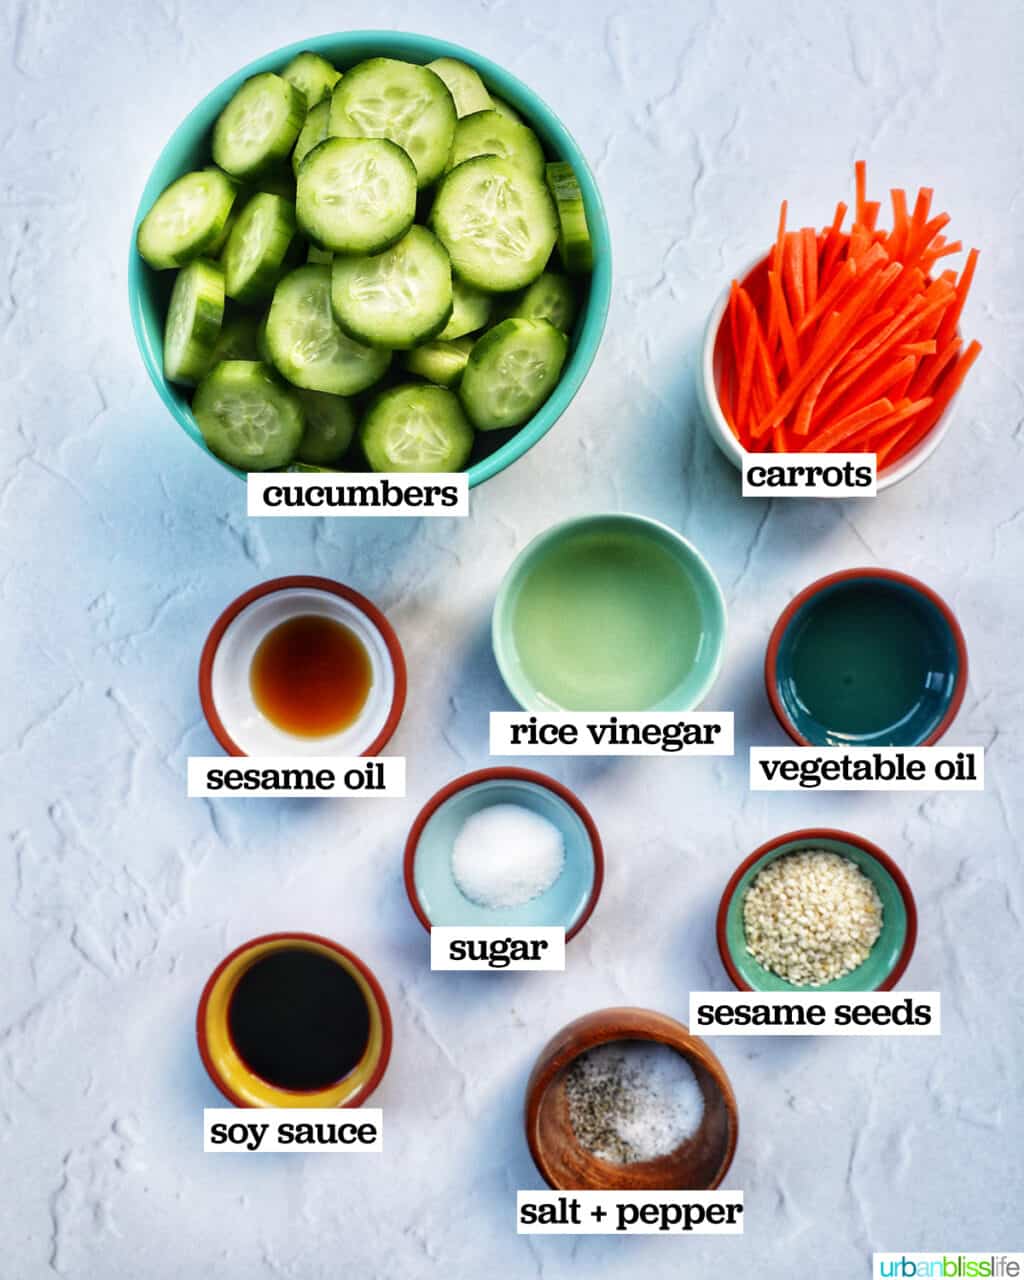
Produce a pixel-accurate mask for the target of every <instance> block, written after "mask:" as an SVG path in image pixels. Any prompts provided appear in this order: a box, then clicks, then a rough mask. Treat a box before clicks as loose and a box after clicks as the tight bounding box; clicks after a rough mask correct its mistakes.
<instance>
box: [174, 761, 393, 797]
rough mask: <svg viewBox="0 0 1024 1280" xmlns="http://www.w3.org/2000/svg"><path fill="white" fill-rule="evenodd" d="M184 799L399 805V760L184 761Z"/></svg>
mask: <svg viewBox="0 0 1024 1280" xmlns="http://www.w3.org/2000/svg"><path fill="white" fill-rule="evenodd" d="M187 794H188V795H189V796H193V797H199V796H202V797H204V798H209V797H214V796H239V797H246V796H250V797H252V798H253V799H259V798H261V797H263V798H266V797H269V796H328V797H332V798H335V799H338V798H341V797H345V796H358V797H360V798H361V799H370V798H373V797H380V798H381V799H401V798H402V797H403V796H404V795H405V757H404V756H376V757H373V758H371V759H367V758H366V757H365V756H244V757H238V756H189V758H188V790H187Z"/></svg>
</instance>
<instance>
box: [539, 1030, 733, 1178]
mask: <svg viewBox="0 0 1024 1280" xmlns="http://www.w3.org/2000/svg"><path fill="white" fill-rule="evenodd" d="M616 1040H647V1041H654V1042H655V1043H657V1044H663V1045H668V1046H669V1047H670V1048H672V1049H675V1050H676V1052H677V1053H680V1054H681V1055H682V1056H683V1057H684V1058H685V1059H686V1061H687V1062H688V1063H689V1064H690V1067H691V1068H692V1069H693V1073H694V1075H695V1076H696V1078H697V1083H698V1085H699V1086H700V1090H701V1094H702V1096H703V1100H704V1114H703V1117H702V1119H701V1122H700V1127H699V1128H698V1129H697V1131H696V1133H695V1134H694V1135H693V1136H692V1137H690V1138H688V1139H687V1140H686V1141H685V1142H683V1143H682V1144H681V1145H680V1146H679V1147H677V1148H676V1149H675V1150H674V1151H673V1152H671V1153H670V1154H668V1155H665V1156H660V1157H659V1158H658V1159H656V1160H644V1161H638V1162H637V1163H635V1164H614V1163H612V1162H611V1161H609V1160H603V1159H601V1158H600V1157H599V1156H595V1155H592V1154H591V1152H589V1151H588V1150H587V1149H586V1148H585V1147H583V1146H582V1145H581V1144H580V1142H579V1141H578V1140H577V1138H576V1135H575V1133H574V1132H573V1128H572V1124H571V1121H570V1117H569V1102H568V1097H567V1095H566V1089H565V1073H566V1071H567V1069H568V1068H569V1067H570V1066H571V1065H572V1063H573V1061H574V1060H575V1059H576V1058H578V1057H579V1056H580V1054H582V1053H586V1052H587V1051H588V1050H589V1049H593V1048H596V1047H597V1046H598V1045H603V1044H609V1043H611V1042H612V1041H616ZM525 1126H526V1141H527V1143H528V1145H529V1148H530V1154H531V1155H532V1156H533V1161H534V1164H535V1165H536V1166H537V1169H538V1171H539V1173H540V1174H541V1176H542V1177H543V1179H544V1181H545V1182H546V1183H547V1184H548V1186H549V1187H551V1188H552V1189H553V1190H555V1191H611V1190H615V1191H677V1190H679V1191H705V1190H711V1189H713V1188H714V1187H717V1186H718V1185H719V1184H720V1183H721V1182H722V1179H723V1178H724V1177H725V1175H726V1173H727V1172H728V1170H729V1166H730V1164H731V1163H732V1158H733V1155H734V1153H735V1151H736V1141H737V1135H738V1127H739V1117H738V1112H737V1107H736V1097H735V1095H734V1093H733V1090H732V1085H731V1084H730V1082H729V1077H728V1076H727V1075H726V1073H725V1068H724V1067H723V1066H722V1064H721V1063H720V1062H719V1060H718V1058H717V1057H716V1056H715V1055H714V1053H712V1051H711V1049H710V1048H709V1047H708V1045H707V1044H706V1043H705V1042H704V1041H703V1040H702V1039H700V1037H699V1036H694V1035H691V1034H690V1032H689V1030H688V1029H687V1027H685V1026H684V1025H683V1023H681V1022H676V1021H675V1019H674V1018H669V1017H668V1016H666V1015H665V1014H663V1013H656V1012H654V1011H653V1010H650V1009H634V1008H614V1009H599V1010H596V1011H595V1012H593V1013H588V1014H585V1015H584V1016H583V1017H582V1018H577V1019H576V1020H575V1021H574V1022H570V1023H569V1024H568V1026H565V1027H563V1028H562V1030H561V1031H559V1032H558V1033H557V1034H556V1035H555V1036H553V1037H552V1039H551V1040H550V1041H548V1043H547V1044H546V1045H545V1046H544V1048H543V1050H542V1051H541V1054H540V1056H539V1058H538V1059H537V1062H536V1064H535V1066H534V1068H533V1071H532V1072H531V1074H530V1079H529V1082H528V1084H527V1087H526V1112H525Z"/></svg>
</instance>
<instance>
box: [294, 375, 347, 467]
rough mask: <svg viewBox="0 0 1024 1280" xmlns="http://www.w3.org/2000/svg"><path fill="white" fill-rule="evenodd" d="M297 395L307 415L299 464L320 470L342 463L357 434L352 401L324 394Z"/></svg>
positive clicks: (309, 392) (319, 392)
mask: <svg viewBox="0 0 1024 1280" xmlns="http://www.w3.org/2000/svg"><path fill="white" fill-rule="evenodd" d="M298 394H299V399H300V400H301V401H302V408H303V411H304V413H305V416H306V429H305V431H303V433H302V440H301V442H300V444H299V452H298V458H299V461H300V462H308V463H310V464H311V465H313V466H317V467H323V466H330V465H331V463H334V462H340V461H341V459H342V458H343V457H344V456H345V454H346V453H347V452H348V447H349V445H350V444H351V443H352V437H353V436H354V435H355V433H356V413H355V410H354V409H353V408H352V404H351V402H350V401H348V400H346V399H345V398H344V397H343V396H328V395H324V393H323V392H322V391H300V392H299V393H298Z"/></svg>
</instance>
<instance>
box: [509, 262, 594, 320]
mask: <svg viewBox="0 0 1024 1280" xmlns="http://www.w3.org/2000/svg"><path fill="white" fill-rule="evenodd" d="M578 306H579V303H578V302H577V300H576V291H575V289H573V287H572V284H571V282H570V281H569V280H568V279H566V277H565V276H563V275H559V274H558V273H557V272H555V271H545V272H543V273H542V274H541V275H539V276H538V277H537V279H536V280H534V282H533V284H531V285H530V286H529V288H527V289H526V290H525V291H524V292H523V293H522V294H521V295H520V296H519V298H517V299H516V302H515V305H514V306H513V307H512V310H511V311H510V312H509V313H508V314H509V315H510V316H517V317H518V318H520V319H522V320H550V321H551V323H552V324H553V325H554V326H555V328H556V329H561V331H562V332H563V333H568V332H569V330H570V329H571V328H572V322H573V321H574V320H575V319H576V311H577V308H578Z"/></svg>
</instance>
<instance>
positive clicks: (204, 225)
mask: <svg viewBox="0 0 1024 1280" xmlns="http://www.w3.org/2000/svg"><path fill="white" fill-rule="evenodd" d="M236 190H237V188H236V186H235V184H234V183H233V182H232V181H231V180H230V179H229V178H228V177H227V176H226V175H225V174H223V173H220V172H219V171H218V170H217V169H200V170H199V171H198V172H196V173H186V174H185V176H184V177H182V178H179V179H178V180H177V182H172V183H171V185H170V186H169V187H168V188H167V189H166V190H165V191H163V192H162V193H161V194H160V195H158V196H157V198H156V200H155V201H154V202H153V206H152V208H151V209H150V211H149V213H147V214H146V216H145V217H144V218H143V219H142V221H141V222H140V223H139V231H138V235H137V236H136V243H137V245H138V250H139V253H140V254H141V255H142V257H143V258H144V259H145V260H146V262H148V263H149V265H150V266H151V267H154V268H155V269H156V270H157V271H164V270H166V269H167V268H168V267H183V266H185V264H186V263H188V262H191V261H192V260H193V259H195V258H199V257H202V255H203V254H205V253H210V252H212V250H213V246H214V245H215V244H216V243H217V241H218V240H219V239H220V237H221V234H222V233H223V231H224V227H225V225H226V223H227V220H228V217H229V215H230V213H231V206H232V205H233V204H234V202H235V193H236Z"/></svg>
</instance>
